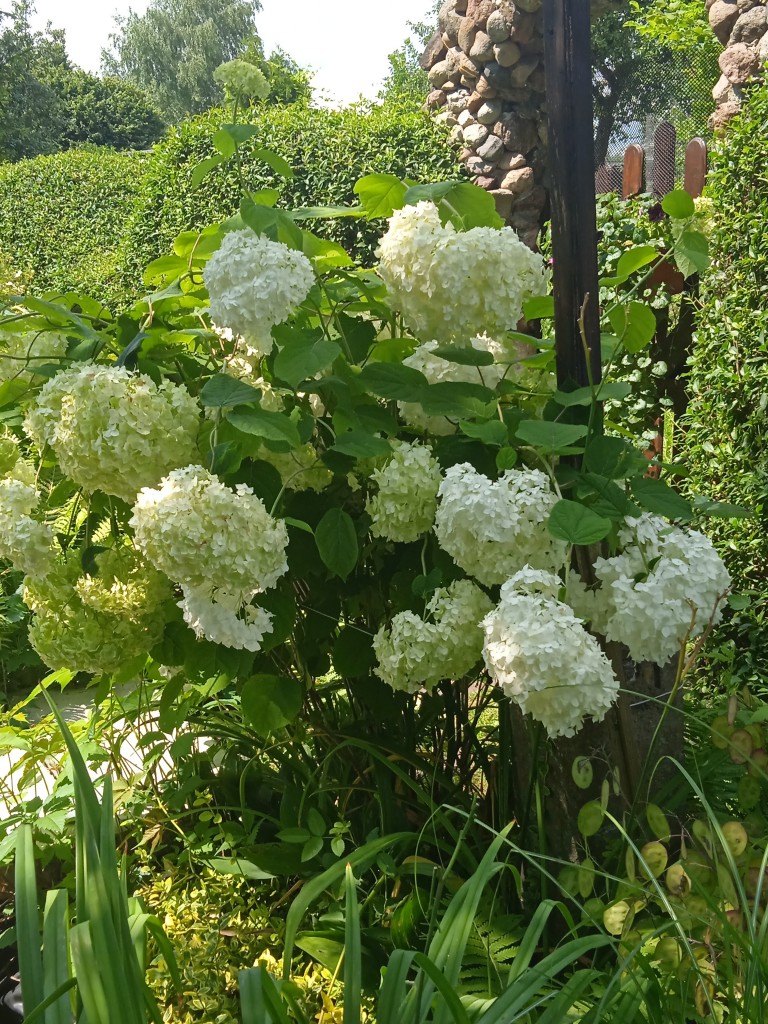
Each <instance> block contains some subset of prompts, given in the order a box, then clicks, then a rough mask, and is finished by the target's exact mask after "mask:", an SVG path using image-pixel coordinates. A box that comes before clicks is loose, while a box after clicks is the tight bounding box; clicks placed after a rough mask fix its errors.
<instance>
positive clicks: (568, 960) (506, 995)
mask: <svg viewBox="0 0 768 1024" xmlns="http://www.w3.org/2000/svg"><path fill="white" fill-rule="evenodd" d="M612 942H613V940H612V939H611V937H610V936H608V935H587V936H585V937H584V938H581V939H572V940H571V941H570V942H567V943H566V944H565V945H564V946H560V947H559V948H558V949H556V950H554V951H553V952H552V953H550V954H549V955H548V956H545V957H544V959H543V960H541V961H540V962H539V963H538V964H536V965H535V966H534V967H531V968H529V970H528V972H527V973H526V974H525V975H522V976H521V977H519V978H518V979H517V980H516V981H515V982H513V983H512V984H511V985H510V986H509V987H508V988H506V989H505V990H504V991H503V992H502V994H501V995H500V996H499V998H498V999H497V1000H496V1002H495V1003H494V1004H493V1006H491V1007H490V1009H488V1010H487V1011H486V1012H485V1013H484V1014H483V1015H482V1016H481V1017H479V1018H478V1020H477V1021H476V1024H509V1021H512V1020H514V1019H515V1017H516V1015H518V1014H523V1013H525V1012H526V1011H527V1010H529V1009H530V1006H529V1005H528V1004H529V1000H531V999H533V998H534V997H535V996H536V994H537V993H538V992H539V991H540V990H541V989H542V988H543V987H544V986H545V985H546V984H551V983H552V981H553V980H554V979H555V978H556V977H557V975H558V974H559V973H560V971H562V970H563V969H564V968H565V967H570V966H571V965H572V964H574V963H576V962H577V961H578V960H579V958H580V957H582V956H584V955H585V954H587V953H591V952H593V951H594V950H596V949H600V948H601V947H603V946H609V945H611V944H612Z"/></svg>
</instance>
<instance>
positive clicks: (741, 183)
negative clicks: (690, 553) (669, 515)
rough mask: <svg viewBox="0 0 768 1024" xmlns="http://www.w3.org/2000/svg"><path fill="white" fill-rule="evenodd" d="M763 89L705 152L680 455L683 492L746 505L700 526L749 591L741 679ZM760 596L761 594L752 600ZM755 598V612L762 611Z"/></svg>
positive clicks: (762, 416)
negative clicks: (698, 291) (704, 227)
mask: <svg viewBox="0 0 768 1024" xmlns="http://www.w3.org/2000/svg"><path fill="white" fill-rule="evenodd" d="M767 162H768V87H766V86H761V87H760V88H758V89H757V90H755V91H754V92H752V93H751V95H750V97H749V100H748V103H747V105H746V106H745V109H744V111H743V112H742V113H741V114H740V115H739V116H738V117H737V118H736V119H735V120H734V121H733V122H731V124H730V125H729V128H728V132H727V134H726V136H725V139H724V140H723V141H722V142H721V143H720V145H719V146H718V148H717V149H716V151H715V153H714V155H713V158H712V167H711V170H710V173H709V176H708V179H707V191H706V194H707V195H708V196H709V197H710V198H711V200H712V202H713V210H714V231H713V234H712V237H711V239H710V250H711V253H712V257H713V263H712V268H711V270H710V272H709V273H708V274H707V276H706V278H705V280H704V282H703V306H702V310H701V314H700V317H699V325H698V334H697V339H696V344H695V347H694V353H693V357H692V360H691V370H690V378H689V384H690V391H691V403H690V406H689V410H688V416H687V422H686V426H687V438H686V444H685V448H684V451H683V452H682V453H678V455H679V457H680V458H681V459H682V461H683V462H684V464H685V465H686V467H687V468H688V469H689V470H690V474H691V476H690V482H691V485H692V489H693V490H694V491H698V492H699V493H700V494H707V495H709V496H711V497H712V498H717V499H721V500H724V501H730V502H736V503H737V504H740V505H745V506H747V507H748V508H749V509H750V510H751V511H752V512H753V516H752V517H751V518H749V519H724V520H714V521H712V522H711V524H710V525H709V526H708V529H709V530H710V532H712V533H713V536H714V538H715V540H716V543H717V544H718V546H719V548H720V551H721V553H722V554H723V557H724V558H725V559H726V561H727V563H728V567H729V569H730V570H731V573H732V574H733V576H734V584H735V589H736V590H737V591H738V590H739V589H745V590H748V591H752V592H754V594H755V604H754V607H753V609H752V611H751V612H750V613H749V614H748V615H746V616H744V617H743V618H742V620H741V624H739V623H735V624H734V625H733V627H732V628H731V630H730V638H731V639H732V640H733V641H734V642H735V643H736V645H737V648H738V655H737V661H738V663H739V664H738V665H737V668H738V669H739V671H740V673H741V676H742V681H745V682H746V681H748V678H749V676H750V675H753V677H760V676H763V678H764V674H765V672H766V671H768V632H766V623H765V618H766V616H767V615H768V608H766V602H765V582H766V579H768V530H767V527H768V461H766V450H768V231H767V230H766V220H767V219H768V178H767V177H766V173H765V168H766V163H767ZM761 595H762V596H761ZM761 602H762V610H761V607H760V605H761Z"/></svg>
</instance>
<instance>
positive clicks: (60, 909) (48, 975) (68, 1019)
mask: <svg viewBox="0 0 768 1024" xmlns="http://www.w3.org/2000/svg"><path fill="white" fill-rule="evenodd" d="M69 975H70V972H69V900H68V898H67V892H66V890H65V889H53V890H52V891H51V892H49V893H48V894H47V895H46V897H45V911H44V914H43V984H44V986H45V992H46V995H47V994H48V993H50V992H55V991H57V990H58V989H60V988H62V986H63V987H64V990H65V993H66V992H67V991H68V989H69V986H68V985H67V983H68V982H69V981H70V980H71V979H70V976H69ZM45 1024H72V1006H71V1004H70V999H69V996H68V995H66V994H64V995H62V996H61V998H60V999H59V1000H57V1001H56V1002H54V1003H52V1004H51V1005H50V1007H49V1008H48V1009H47V1010H46V1013H45Z"/></svg>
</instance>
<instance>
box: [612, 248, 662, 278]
mask: <svg viewBox="0 0 768 1024" xmlns="http://www.w3.org/2000/svg"><path fill="white" fill-rule="evenodd" d="M658 255H659V250H658V249H657V248H656V246H654V245H636V246H634V247H633V248H632V249H628V250H627V251H626V252H624V253H622V254H621V256H620V257H619V262H618V263H617V264H616V276H617V277H621V278H623V279H624V280H625V281H626V279H627V278H628V277H629V275H630V274H634V272H635V271H636V270H640V268H641V267H647V266H648V264H649V263H653V261H654V260H655V259H656V257H657V256H658Z"/></svg>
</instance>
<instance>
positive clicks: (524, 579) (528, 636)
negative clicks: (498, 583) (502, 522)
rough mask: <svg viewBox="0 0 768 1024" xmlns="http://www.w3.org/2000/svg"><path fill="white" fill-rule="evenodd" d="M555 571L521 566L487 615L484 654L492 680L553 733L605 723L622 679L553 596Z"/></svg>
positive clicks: (556, 587) (557, 584) (556, 583)
mask: <svg viewBox="0 0 768 1024" xmlns="http://www.w3.org/2000/svg"><path fill="white" fill-rule="evenodd" d="M560 586H561V583H560V580H559V578H558V577H557V576H555V575H554V574H549V573H546V572H540V571H539V572H531V570H530V569H529V568H528V567H526V568H525V569H524V570H522V571H521V572H520V573H516V574H515V575H514V576H512V577H511V579H509V580H507V582H506V583H505V584H504V585H503V586H502V588H501V597H500V600H499V603H498V605H497V606H496V607H495V608H494V609H493V611H491V612H490V613H489V614H488V615H486V616H485V618H484V619H483V622H482V624H481V625H482V629H483V632H484V634H485V639H484V643H483V657H484V659H485V664H486V667H487V668H488V672H489V673H490V675H491V677H492V678H493V680H494V681H495V682H496V683H497V684H498V685H499V686H500V687H501V688H502V690H503V691H504V693H505V694H506V695H507V696H508V697H509V698H510V699H511V700H514V701H515V703H516V704H518V705H519V707H520V709H521V710H522V711H523V712H524V713H525V714H529V715H532V716H533V718H534V719H536V721H538V722H541V723H542V725H543V726H544V728H545V729H546V730H547V733H548V734H549V736H551V737H553V738H554V737H557V736H573V735H574V733H575V732H577V731H578V730H579V729H580V728H581V725H582V723H583V721H584V719H585V718H591V719H592V720H593V721H595V722H599V721H602V719H603V718H604V717H605V713H606V712H607V711H608V709H609V708H610V706H611V705H612V704H613V703H614V701H615V700H616V698H617V696H618V692H619V684H618V680H617V679H616V677H615V675H614V673H613V669H612V668H611V665H610V662H609V661H608V659H607V658H606V656H605V654H604V653H603V651H602V650H601V649H600V646H599V645H598V643H597V641H596V640H595V638H594V637H593V636H591V635H590V634H589V633H588V632H587V631H586V630H585V629H584V627H583V625H582V624H581V622H580V621H579V619H577V618H576V616H575V615H574V614H573V611H572V610H571V609H570V608H569V607H568V605H566V604H563V603H562V602H561V601H558V600H557V597H556V595H557V593H558V591H559V589H560Z"/></svg>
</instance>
